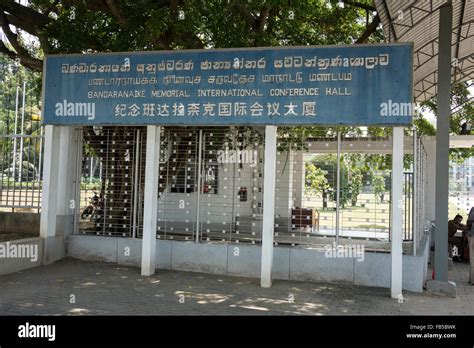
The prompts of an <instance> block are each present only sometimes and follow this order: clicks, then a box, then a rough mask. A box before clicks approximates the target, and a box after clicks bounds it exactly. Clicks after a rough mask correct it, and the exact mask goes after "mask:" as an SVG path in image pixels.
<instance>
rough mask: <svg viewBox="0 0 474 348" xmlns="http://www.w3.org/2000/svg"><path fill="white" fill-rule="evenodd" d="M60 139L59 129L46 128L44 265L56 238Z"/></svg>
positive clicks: (42, 195)
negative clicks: (50, 241) (52, 242)
mask: <svg viewBox="0 0 474 348" xmlns="http://www.w3.org/2000/svg"><path fill="white" fill-rule="evenodd" d="M59 139H60V133H59V129H58V127H55V126H50V125H48V126H45V133H44V159H43V190H42V194H41V220H40V236H41V237H42V238H44V239H45V240H44V252H43V263H49V262H48V259H49V257H48V256H49V254H50V246H51V244H50V243H49V240H51V239H54V237H55V236H56V216H57V208H58V205H57V198H58V185H57V183H58V179H59Z"/></svg>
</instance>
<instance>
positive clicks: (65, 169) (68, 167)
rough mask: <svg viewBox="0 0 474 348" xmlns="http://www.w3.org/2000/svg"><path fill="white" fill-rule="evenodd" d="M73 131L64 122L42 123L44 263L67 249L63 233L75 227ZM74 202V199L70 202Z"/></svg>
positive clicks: (41, 228)
mask: <svg viewBox="0 0 474 348" xmlns="http://www.w3.org/2000/svg"><path fill="white" fill-rule="evenodd" d="M75 134H76V133H75V131H74V128H72V127H67V126H61V127H57V126H51V125H47V126H45V133H44V159H43V191H42V196H41V221H40V236H41V237H42V238H44V253H43V264H50V263H52V262H54V261H57V260H60V259H62V258H63V257H64V256H65V253H66V247H65V245H66V237H67V235H69V234H71V233H72V232H73V230H74V205H71V201H73V200H74V178H75V173H76V155H75V154H76V150H77V148H76V146H77V142H76V140H77V139H75ZM73 204H74V203H73Z"/></svg>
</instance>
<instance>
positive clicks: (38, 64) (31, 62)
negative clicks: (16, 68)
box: [0, 41, 43, 71]
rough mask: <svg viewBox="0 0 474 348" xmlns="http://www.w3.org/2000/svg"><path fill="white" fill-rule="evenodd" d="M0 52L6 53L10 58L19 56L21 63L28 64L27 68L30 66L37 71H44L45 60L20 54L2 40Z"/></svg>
mask: <svg viewBox="0 0 474 348" xmlns="http://www.w3.org/2000/svg"><path fill="white" fill-rule="evenodd" d="M0 53H3V54H5V55H6V56H7V57H9V58H10V59H13V60H15V59H17V58H19V59H20V63H21V64H22V65H23V66H26V67H27V68H30V69H31V70H35V71H42V70H43V62H42V61H41V60H39V59H36V58H32V57H31V56H29V55H28V56H23V55H20V54H18V53H16V52H14V51H12V50H10V49H8V47H7V46H5V44H4V43H3V42H2V41H0Z"/></svg>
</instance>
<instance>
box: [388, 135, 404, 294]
mask: <svg viewBox="0 0 474 348" xmlns="http://www.w3.org/2000/svg"><path fill="white" fill-rule="evenodd" d="M392 149H393V152H392V192H391V195H390V196H391V201H392V205H391V210H392V211H391V220H392V221H391V228H392V231H391V232H392V241H391V261H392V264H391V284H390V292H391V297H392V298H396V299H398V298H399V296H400V295H402V269H403V267H402V256H403V255H402V253H403V245H402V243H403V127H394V128H393V138H392Z"/></svg>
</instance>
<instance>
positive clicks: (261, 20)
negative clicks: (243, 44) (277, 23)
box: [255, 4, 271, 33]
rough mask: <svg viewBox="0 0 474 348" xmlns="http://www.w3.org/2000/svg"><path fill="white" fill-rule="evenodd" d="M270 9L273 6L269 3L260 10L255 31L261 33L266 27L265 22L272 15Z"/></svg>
mask: <svg viewBox="0 0 474 348" xmlns="http://www.w3.org/2000/svg"><path fill="white" fill-rule="evenodd" d="M270 10H271V7H270V6H269V5H267V4H265V5H264V6H263V8H262V10H261V11H260V16H259V17H258V18H257V19H256V20H255V21H256V23H255V31H256V32H257V33H261V32H262V31H263V28H264V27H265V22H266V20H267V19H268V16H269V15H270Z"/></svg>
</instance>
